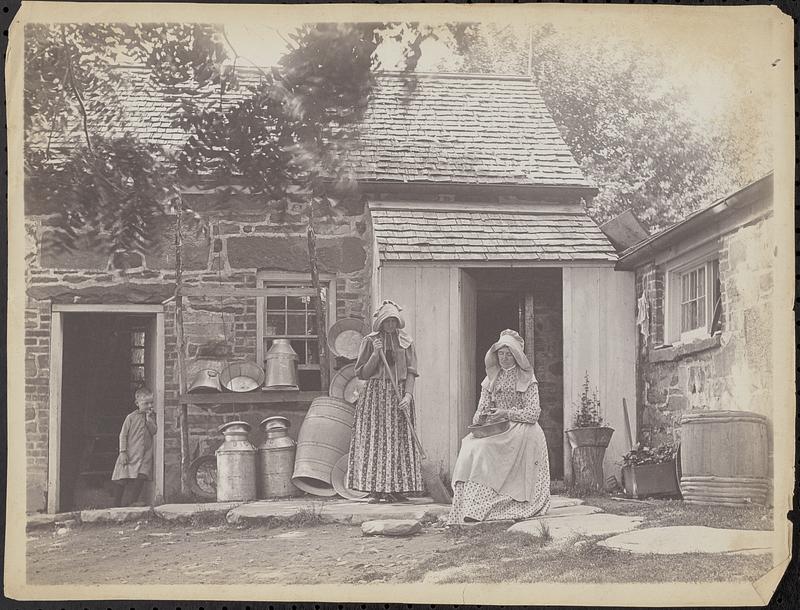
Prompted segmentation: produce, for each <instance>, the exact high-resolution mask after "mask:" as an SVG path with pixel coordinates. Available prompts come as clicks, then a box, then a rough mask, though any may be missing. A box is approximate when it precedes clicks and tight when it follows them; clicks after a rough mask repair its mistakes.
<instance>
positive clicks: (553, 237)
mask: <svg viewBox="0 0 800 610" xmlns="http://www.w3.org/2000/svg"><path fill="white" fill-rule="evenodd" d="M370 212H371V214H372V221H373V230H374V233H375V238H376V241H377V244H378V253H379V256H380V258H381V260H384V261H410V260H414V261H425V260H427V261H455V260H458V261H484V262H491V261H498V262H504V263H508V262H509V261H511V260H514V261H517V262H522V261H525V262H536V261H610V262H613V261H616V260H617V255H616V252H615V250H614V248H613V246H612V245H611V243H610V242H609V241H608V238H606V236H605V235H604V234H603V233H602V232H601V231H600V229H599V228H598V227H597V225H596V224H595V223H594V222H593V221H592V220H591V218H589V217H588V216H587V215H586V214H585V213H581V212H578V213H571V212H570V213H566V212H556V211H553V212H546V211H543V212H535V213H534V212H527V211H519V210H515V211H508V212H499V211H491V212H487V211H478V210H474V211H473V210H419V209H404V210H402V212H400V211H398V210H395V209H381V208H371V209H370Z"/></svg>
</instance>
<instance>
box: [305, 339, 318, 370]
mask: <svg viewBox="0 0 800 610" xmlns="http://www.w3.org/2000/svg"><path fill="white" fill-rule="evenodd" d="M305 343H306V354H307V358H306V364H319V343H317V340H316V339H311V340H309V341H306V342H305Z"/></svg>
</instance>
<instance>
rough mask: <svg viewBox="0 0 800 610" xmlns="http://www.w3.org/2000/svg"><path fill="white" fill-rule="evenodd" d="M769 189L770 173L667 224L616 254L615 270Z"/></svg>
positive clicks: (636, 263) (627, 268)
mask: <svg viewBox="0 0 800 610" xmlns="http://www.w3.org/2000/svg"><path fill="white" fill-rule="evenodd" d="M772 188H773V174H772V172H770V173H768V174H767V175H766V176H763V177H762V178H759V179H758V180H756V181H755V182H751V183H750V184H748V185H747V186H745V187H743V188H742V189H740V190H738V191H736V192H735V193H733V194H731V195H728V196H726V197H723V198H722V199H719V200H717V201H716V202H714V203H712V204H711V205H709V206H708V207H706V208H704V209H702V210H699V211H697V212H695V213H693V214H690V215H689V216H687V217H686V218H684V219H683V220H681V221H680V222H677V223H675V224H674V225H672V226H671V227H667V228H666V229H664V230H663V231H661V232H659V233H656V234H655V235H651V236H650V237H648V238H647V239H645V240H643V241H642V242H640V243H639V244H636V245H635V246H631V247H630V248H628V249H627V250H625V251H624V252H622V253H621V254H620V257H619V261H618V262H617V266H616V269H617V270H618V271H632V270H633V269H635V268H636V267H638V266H639V265H641V264H643V263H645V262H647V261H648V260H649V259H650V258H651V257H652V256H653V255H654V254H656V253H658V252H661V251H663V250H664V249H666V248H669V247H670V246H672V245H674V244H675V243H677V242H679V241H680V240H682V239H683V238H685V237H686V236H687V235H690V234H691V233H693V232H695V231H699V230H702V229H703V228H705V227H707V226H709V225H710V224H711V223H713V222H716V221H718V220H719V219H720V218H722V217H724V216H727V215H729V214H732V213H733V212H734V211H735V210H737V209H741V208H743V207H745V206H748V205H752V204H754V203H756V202H757V201H759V200H760V199H761V198H763V197H765V196H768V195H769V194H771V193H772Z"/></svg>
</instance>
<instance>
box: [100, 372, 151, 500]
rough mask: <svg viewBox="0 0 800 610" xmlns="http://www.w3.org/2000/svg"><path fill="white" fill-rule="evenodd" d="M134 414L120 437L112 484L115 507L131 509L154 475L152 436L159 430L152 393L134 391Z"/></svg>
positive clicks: (141, 389) (130, 415)
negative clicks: (128, 507) (114, 484)
mask: <svg viewBox="0 0 800 610" xmlns="http://www.w3.org/2000/svg"><path fill="white" fill-rule="evenodd" d="M134 398H135V400H136V411H133V412H132V413H129V414H128V416H127V417H126V418H125V422H124V423H123V424H122V430H121V431H120V433H119V457H117V462H116V464H115V465H114V473H113V474H112V475H111V480H112V481H116V482H117V490H116V494H115V498H114V500H115V502H114V504H115V506H131V505H133V503H134V502H136V500H138V499H139V495H140V494H141V493H142V488H143V487H144V482H145V481H147V480H149V479H150V478H151V477H152V473H153V436H155V433H156V430H158V426H157V424H156V415H155V412H154V411H153V392H152V391H150V390H149V389H148V388H145V387H142V388H139V389H138V390H136V394H135V395H134Z"/></svg>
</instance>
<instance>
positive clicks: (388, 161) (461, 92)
mask: <svg viewBox="0 0 800 610" xmlns="http://www.w3.org/2000/svg"><path fill="white" fill-rule="evenodd" d="M121 70H123V71H124V72H125V79H124V80H125V83H126V84H125V86H124V87H123V90H122V91H120V94H119V103H120V104H121V105H122V106H123V109H124V110H123V112H124V125H122V126H119V127H115V128H112V129H109V132H116V133H119V134H121V133H125V132H127V133H132V134H135V135H137V136H138V137H140V138H142V139H143V140H145V141H147V142H151V143H153V144H158V145H162V146H166V147H172V148H174V147H179V146H180V145H181V144H182V143H183V142H184V141H185V139H186V137H187V136H186V134H185V133H184V132H183V131H182V130H181V129H180V128H178V127H175V126H173V125H172V120H171V116H170V109H171V108H173V107H174V106H176V104H178V103H179V101H180V98H181V95H180V94H176V93H167V92H165V91H163V90H161V89H159V88H158V87H157V86H156V85H155V84H154V82H153V81H152V80H151V79H150V74H149V72H148V71H147V70H145V69H143V68H136V67H126V68H121ZM257 79H258V74H257V73H256V72H254V71H252V70H250V71H247V70H243V72H242V77H241V80H242V81H243V82H245V83H248V82H249V83H252V82H253V81H257ZM184 95H188V94H184ZM244 95H245V93H244V91H238V92H233V93H230V92H229V93H228V94H226V96H225V100H224V103H231V104H232V103H234V102H236V101H237V100H239V99H242V97H244ZM360 131H361V136H360V138H361V145H360V146H358V147H357V150H356V151H355V152H354V153H353V155H352V159H351V160H352V163H353V167H354V170H355V174H356V176H357V178H358V179H359V180H362V181H375V182H384V181H387V182H395V183H396V182H400V183H423V184H424V183H427V184H466V185H515V186H549V187H552V186H555V187H573V188H574V187H578V188H587V187H592V184H591V183H590V182H589V181H588V180H587V179H586V178H585V177H584V176H583V174H582V173H581V170H580V168H579V167H578V165H577V163H576V162H575V159H574V158H573V156H572V154H571V153H570V151H569V149H568V148H567V146H566V144H565V143H564V140H563V139H562V138H561V136H560V134H559V132H558V129H557V127H556V125H555V123H554V122H553V120H552V118H551V117H550V114H549V112H548V111H547V108H546V107H545V104H544V101H543V100H542V97H541V95H540V94H539V91H538V89H537V88H536V86H535V85H534V84H533V83H532V82H531V81H530V80H529V79H527V78H525V77H513V76H497V75H467V74H414V75H413V76H412V77H411V78H409V76H408V75H407V74H393V73H384V74H382V75H380V76H378V77H377V79H376V85H375V87H374V88H373V91H372V94H371V98H370V102H369V105H368V109H367V112H366V116H365V119H364V121H363V123H362V125H361V130H360Z"/></svg>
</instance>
